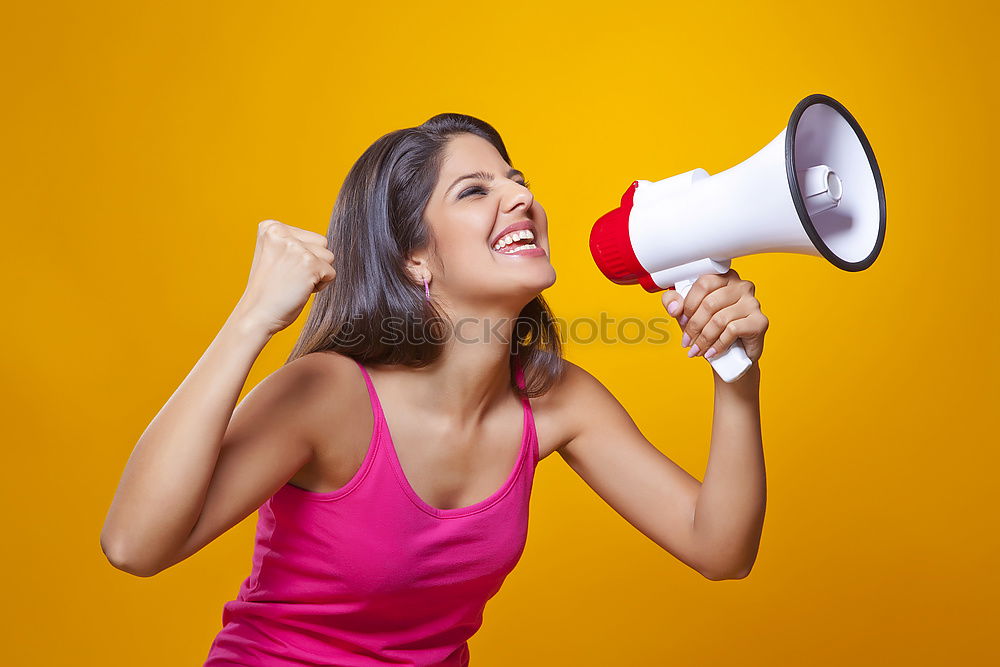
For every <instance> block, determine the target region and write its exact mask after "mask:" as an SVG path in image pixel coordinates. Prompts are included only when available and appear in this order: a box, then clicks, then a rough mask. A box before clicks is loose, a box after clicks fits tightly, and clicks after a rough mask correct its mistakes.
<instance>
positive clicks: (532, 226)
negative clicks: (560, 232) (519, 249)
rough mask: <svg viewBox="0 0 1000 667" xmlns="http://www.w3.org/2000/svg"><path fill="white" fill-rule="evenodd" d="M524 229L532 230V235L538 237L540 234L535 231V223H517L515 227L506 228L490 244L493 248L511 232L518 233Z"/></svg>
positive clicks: (508, 226) (523, 221) (527, 221)
mask: <svg viewBox="0 0 1000 667" xmlns="http://www.w3.org/2000/svg"><path fill="white" fill-rule="evenodd" d="M522 229H530V230H531V233H532V234H534V235H535V236H536V237H537V236H538V233H537V232H536V231H535V223H533V222H532V221H531V220H521V221H520V222H515V223H514V224H513V225H507V226H506V227H504V228H503V230H502V231H501V232H500V233H499V234H497V235H496V236H494V237H493V240H492V241H491V242H490V247H491V248H492V247H493V246H495V245H496V244H497V241H499V240H500V239H502V238H503V237H505V236H507V235H508V234H510V233H511V232H516V231H519V230H522Z"/></svg>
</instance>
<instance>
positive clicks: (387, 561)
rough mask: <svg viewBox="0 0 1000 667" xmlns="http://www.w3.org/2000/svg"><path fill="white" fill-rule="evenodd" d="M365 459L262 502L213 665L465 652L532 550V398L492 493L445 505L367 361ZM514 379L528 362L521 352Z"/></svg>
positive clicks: (432, 657)
mask: <svg viewBox="0 0 1000 667" xmlns="http://www.w3.org/2000/svg"><path fill="white" fill-rule="evenodd" d="M358 366H359V367H360V368H361V373H362V375H363V376H364V379H365V384H367V386H368V396H369V399H370V402H371V406H372V412H373V414H374V417H375V425H374V428H373V430H372V437H371V442H370V443H369V446H368V453H367V455H366V456H365V459H364V462H363V463H362V464H361V467H360V469H359V470H358V471H357V473H356V474H355V475H354V477H353V478H352V479H351V480H350V481H349V482H348V483H347V484H346V485H344V486H343V487H341V488H340V489H338V490H336V491H332V492H329V493H318V492H313V491H306V490H304V489H301V488H299V487H297V486H293V485H291V484H285V485H284V486H283V487H282V488H281V489H279V490H278V491H277V492H275V494H274V495H273V496H271V497H270V498H269V499H268V500H267V501H266V502H265V503H264V504H263V505H261V506H260V508H259V510H258V519H257V533H256V544H255V547H254V552H253V567H252V569H251V572H250V576H249V577H247V579H246V580H245V581H244V582H243V584H242V585H241V586H240V590H239V593H238V595H237V597H236V599H235V600H231V601H229V602H227V603H226V604H225V605H224V607H223V612H222V626H223V627H222V630H221V631H220V632H219V634H218V635H217V636H216V638H215V640H214V641H213V643H212V646H211V648H210V649H209V653H208V658H207V661H206V662H205V663H204V665H205V667H222V666H223V665H244V666H245V665H297V666H302V665H339V666H342V667H355V666H362V665H365V666H369V665H421V666H425V665H428V666H429V665H442V666H443V665H468V664H469V646H468V641H467V640H468V639H469V638H470V637H472V635H473V634H475V633H476V631H477V630H478V629H479V627H480V625H482V622H483V609H484V607H485V605H486V602H487V601H488V600H489V599H490V598H491V597H493V596H494V595H495V594H496V593H497V592H498V591H499V590H500V586H501V584H502V583H503V581H504V579H505V578H506V577H507V575H508V574H509V573H510V572H511V570H513V569H514V566H515V565H516V564H517V562H518V560H520V557H521V553H522V552H523V551H524V546H525V541H526V539H527V533H528V503H529V499H530V496H531V486H532V481H533V479H534V471H535V466H536V465H537V464H538V438H537V434H536V433H535V421H534V416H533V415H532V412H531V403H530V402H529V401H528V399H526V398H522V399H521V402H522V404H523V413H524V422H523V425H522V437H521V449H520V453H519V455H518V457H517V462H516V463H515V464H514V468H513V470H512V471H511V473H510V475H509V476H508V478H507V480H506V481H505V482H504V484H503V486H501V487H500V488H499V489H497V490H496V491H495V492H494V493H493V494H492V495H490V496H489V497H488V498H485V499H483V500H481V501H479V502H477V503H475V504H474V505H469V506H467V507H460V508H454V509H438V508H436V507H432V506H430V505H428V504H427V503H425V502H424V501H423V500H421V499H420V497H419V496H418V495H417V494H416V492H415V491H414V490H413V488H412V487H411V486H410V484H409V483H408V482H407V480H406V476H405V475H404V474H403V469H402V467H401V466H400V463H399V459H398V458H397V457H396V452H395V448H394V446H393V443H392V437H391V436H390V434H389V428H388V425H387V423H386V421H385V417H384V415H383V413H382V406H381V404H380V403H379V399H378V395H377V394H376V392H375V387H374V385H373V384H372V381H371V378H370V377H369V375H368V371H367V370H366V369H365V367H364V366H363V365H361V364H360V363H359V364H358ZM515 377H516V379H517V384H518V386H520V387H524V375H523V372H522V370H521V367H520V365H519V364H518V363H517V362H516V361H515Z"/></svg>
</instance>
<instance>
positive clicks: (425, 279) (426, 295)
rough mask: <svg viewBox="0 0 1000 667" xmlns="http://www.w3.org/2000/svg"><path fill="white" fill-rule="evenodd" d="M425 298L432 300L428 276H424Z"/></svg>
mask: <svg viewBox="0 0 1000 667" xmlns="http://www.w3.org/2000/svg"><path fill="white" fill-rule="evenodd" d="M424 299H426V300H427V301H430V300H431V288H430V287H429V286H428V285H427V278H424Z"/></svg>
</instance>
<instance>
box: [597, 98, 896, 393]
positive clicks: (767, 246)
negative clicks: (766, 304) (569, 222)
mask: <svg viewBox="0 0 1000 667" xmlns="http://www.w3.org/2000/svg"><path fill="white" fill-rule="evenodd" d="M884 239H885V190H884V188H883V185H882V175H881V173H880V172H879V168H878V164H877V163H876V161H875V154H874V152H873V151H872V147H871V144H870V143H869V142H868V138H867V137H866V136H865V134H864V132H863V131H862V130H861V126H860V125H859V124H858V122H857V120H855V118H854V116H852V115H851V114H850V112H848V111H847V109H846V108H845V107H844V106H843V105H842V104H841V103H840V102H837V101H836V100H834V99H833V98H831V97H829V96H827V95H821V94H814V95H809V96H808V97H806V98H804V99H802V100H801V101H800V102H799V103H798V104H797V105H796V106H795V109H794V110H793V111H792V114H791V116H790V118H789V120H788V123H787V125H786V127H785V129H783V130H782V131H781V132H780V133H779V134H778V136H776V137H775V138H774V139H773V140H771V142H770V143H768V144H767V145H766V146H764V147H763V148H762V149H760V150H759V151H758V152H757V153H756V154H754V155H753V156H751V157H750V158H748V159H746V160H744V161H743V162H741V163H739V164H737V165H735V166H733V167H731V168H729V169H727V170H725V171H722V172H719V173H718V174H715V175H714V176H710V175H709V173H708V172H707V171H705V170H704V169H693V170H691V171H687V172H684V173H683V174H678V175H676V176H671V177H670V178H666V179H663V180H660V181H646V180H636V181H633V182H632V184H631V185H630V186H629V188H628V189H627V190H626V191H625V194H624V195H622V198H621V203H620V205H619V206H618V207H617V208H615V209H614V210H612V211H610V212H608V213H606V214H605V215H603V216H601V218H599V219H598V220H597V222H596V223H595V224H594V227H593V229H592V230H591V232H590V251H591V254H592V255H593V257H594V261H595V262H596V263H597V266H598V267H599V268H600V270H601V272H602V273H603V274H604V275H605V276H607V278H608V279H610V280H612V281H613V282H615V283H619V284H635V283H638V284H640V285H642V286H643V288H645V289H646V290H647V291H649V292H658V291H661V290H665V289H670V288H676V289H677V291H678V292H679V293H680V294H681V295H682V296H686V295H687V292H688V290H689V289H690V288H691V285H692V284H694V281H695V280H697V278H698V276H700V275H703V274H705V273H725V272H726V271H728V270H729V267H730V261H731V260H732V259H733V258H735V257H741V256H744V255H752V254H757V253H765V252H790V253H799V254H804V255H814V256H819V257H824V258H826V259H827V260H828V261H829V262H830V263H832V264H833V265H834V266H836V267H838V268H840V269H843V270H845V271H861V270H863V269H867V268H868V267H869V266H871V265H872V263H873V262H874V261H875V259H876V258H877V257H878V254H879V251H880V250H881V249H882V243H883V241H884ZM708 361H709V363H710V364H712V367H713V368H714V369H715V371H716V372H717V373H719V375H720V377H722V379H724V380H725V381H727V382H732V381H733V380H735V379H737V378H738V377H740V376H741V375H742V374H743V373H745V372H746V370H747V369H748V368H749V367H750V360H749V359H748V358H747V356H746V353H745V351H744V350H743V346H742V345H741V344H740V343H739V341H737V342H736V343H735V344H733V345H731V346H730V348H729V349H728V350H727V351H726V352H725V353H724V354H722V355H716V356H715V357H713V358H712V359H709V360H708Z"/></svg>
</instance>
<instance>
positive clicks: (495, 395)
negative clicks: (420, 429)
mask: <svg viewBox="0 0 1000 667" xmlns="http://www.w3.org/2000/svg"><path fill="white" fill-rule="evenodd" d="M443 310H444V309H443ZM519 312H520V307H518V308H517V311H514V310H513V308H512V307H507V308H500V307H497V308H494V309H491V310H490V311H488V312H486V311H483V310H482V309H481V308H479V309H477V310H476V311H474V312H473V310H472V309H458V308H454V307H452V308H448V309H447V315H446V317H447V319H448V320H449V321H450V322H451V323H452V328H451V331H450V333H449V336H448V338H447V340H446V342H445V344H444V345H443V346H442V349H441V354H440V356H439V357H438V358H437V359H436V360H435V361H434V362H433V363H432V364H430V365H429V366H426V367H424V368H421V369H416V374H417V375H419V376H420V378H421V380H420V381H421V383H422V384H421V385H420V386H421V389H420V391H417V392H413V400H414V401H415V403H416V405H417V406H418V407H419V408H420V409H426V410H431V411H433V413H434V414H439V415H446V416H449V417H454V418H455V419H456V420H460V421H469V420H472V421H480V420H481V419H482V418H483V417H484V415H485V414H486V413H488V412H490V411H491V410H493V409H494V408H495V407H496V406H498V405H500V404H502V403H503V402H505V401H508V400H510V394H511V379H512V373H513V372H514V370H513V369H512V368H511V367H510V355H511V350H512V349H513V345H512V338H513V336H514V334H515V328H514V322H515V320H516V319H517V313H519ZM414 378H415V376H414Z"/></svg>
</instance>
